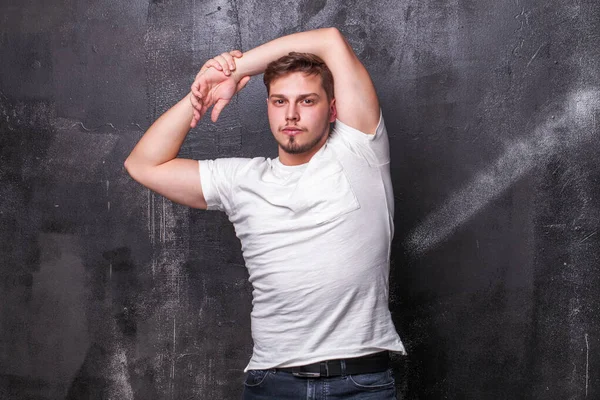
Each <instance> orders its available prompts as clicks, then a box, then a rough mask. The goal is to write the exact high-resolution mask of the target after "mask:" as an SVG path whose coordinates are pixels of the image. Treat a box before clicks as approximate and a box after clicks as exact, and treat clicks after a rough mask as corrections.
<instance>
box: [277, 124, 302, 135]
mask: <svg viewBox="0 0 600 400" xmlns="http://www.w3.org/2000/svg"><path fill="white" fill-rule="evenodd" d="M281 131H282V132H283V133H285V134H286V135H289V136H295V135H297V134H299V133H302V129H300V128H296V127H295V126H285V127H283V129H281Z"/></svg>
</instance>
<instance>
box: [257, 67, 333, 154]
mask: <svg viewBox="0 0 600 400" xmlns="http://www.w3.org/2000/svg"><path fill="white" fill-rule="evenodd" d="M267 102H268V107H267V109H268V115H269V125H270V126H271V132H273V136H275V140H277V143H278V144H279V147H280V149H281V150H283V151H284V152H286V153H289V154H306V153H310V152H311V151H314V152H316V151H317V150H318V149H319V148H321V146H322V145H323V144H324V143H325V141H326V140H327V136H328V134H329V124H330V123H331V122H334V121H335V118H336V112H335V100H333V99H332V100H331V101H328V100H327V94H326V93H325V90H324V89H323V85H322V83H321V77H320V76H318V75H306V74H304V73H302V72H293V73H291V74H289V75H286V76H283V77H281V78H278V79H276V80H274V81H272V82H271V86H270V94H269V98H268V99H267Z"/></svg>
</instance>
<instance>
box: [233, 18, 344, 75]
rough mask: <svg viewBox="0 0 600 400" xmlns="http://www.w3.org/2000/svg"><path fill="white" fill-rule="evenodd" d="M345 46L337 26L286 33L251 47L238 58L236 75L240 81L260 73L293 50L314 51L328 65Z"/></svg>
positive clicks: (234, 73)
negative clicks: (286, 34) (272, 62)
mask: <svg viewBox="0 0 600 400" xmlns="http://www.w3.org/2000/svg"><path fill="white" fill-rule="evenodd" d="M345 45H346V43H345V41H344V39H343V37H342V35H341V34H340V33H339V31H338V30H337V29H335V28H322V29H316V30H313V31H308V32H299V33H294V34H292V35H288V36H283V37H280V38H277V39H275V40H272V41H270V42H267V43H265V44H263V45H260V46H258V47H255V48H254V49H252V50H248V51H247V52H245V53H244V56H243V57H242V58H239V59H236V60H235V65H236V68H235V70H234V71H233V76H234V78H235V79H236V80H238V81H239V80H240V79H241V78H242V77H243V76H253V75H258V74H261V73H263V72H264V71H265V69H266V67H267V65H268V64H269V63H270V62H271V61H275V60H277V59H279V58H280V57H283V56H285V55H287V54H288V53H290V52H291V51H295V52H299V53H312V54H315V55H317V56H319V57H320V58H321V59H323V61H325V63H326V64H328V65H329V62H328V60H330V59H331V58H332V57H335V55H336V49H339V48H340V47H342V46H345Z"/></svg>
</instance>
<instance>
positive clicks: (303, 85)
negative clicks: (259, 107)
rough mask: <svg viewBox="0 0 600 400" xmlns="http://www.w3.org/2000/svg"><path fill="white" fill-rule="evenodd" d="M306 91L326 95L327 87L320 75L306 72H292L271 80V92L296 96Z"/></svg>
mask: <svg viewBox="0 0 600 400" xmlns="http://www.w3.org/2000/svg"><path fill="white" fill-rule="evenodd" d="M305 93H317V94H319V95H321V96H325V89H323V84H322V81H321V77H320V76H319V75H314V74H313V75H308V74H306V73H304V72H292V73H291V74H287V75H284V76H282V77H280V78H277V79H274V80H273V81H271V85H270V94H271V96H272V95H274V94H278V95H283V96H295V95H300V94H305Z"/></svg>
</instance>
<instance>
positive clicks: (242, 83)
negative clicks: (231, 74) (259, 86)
mask: <svg viewBox="0 0 600 400" xmlns="http://www.w3.org/2000/svg"><path fill="white" fill-rule="evenodd" d="M249 81H250V76H245V77H243V78H242V79H240V81H239V82H238V84H237V86H236V87H235V92H236V93H237V92H239V91H240V90H242V89H243V88H244V86H246V84H247V83H248V82H249Z"/></svg>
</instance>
